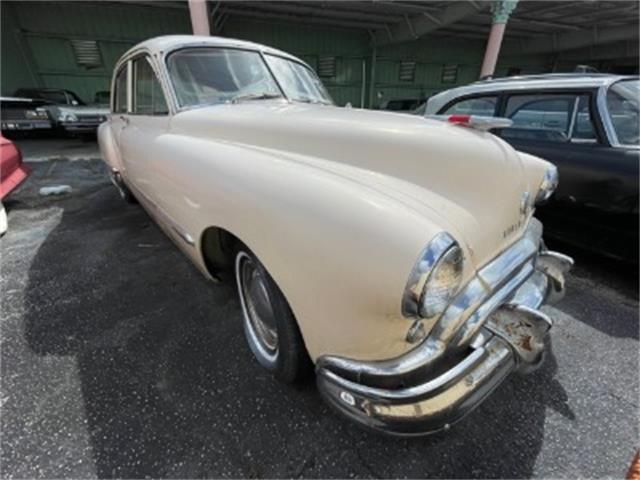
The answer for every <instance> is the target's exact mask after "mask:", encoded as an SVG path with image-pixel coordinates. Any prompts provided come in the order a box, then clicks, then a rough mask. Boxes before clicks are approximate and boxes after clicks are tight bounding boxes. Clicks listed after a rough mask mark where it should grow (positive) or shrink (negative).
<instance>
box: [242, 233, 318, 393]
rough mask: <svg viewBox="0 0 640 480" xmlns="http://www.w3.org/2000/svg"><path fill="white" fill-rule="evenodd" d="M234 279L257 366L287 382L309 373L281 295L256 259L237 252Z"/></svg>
mask: <svg viewBox="0 0 640 480" xmlns="http://www.w3.org/2000/svg"><path fill="white" fill-rule="evenodd" d="M235 276H236V283H237V287H238V295H239V296H240V303H241V306H242V314H243V319H244V332H245V337H246V339H247V343H248V344H249V347H250V348H251V351H252V352H253V354H254V356H255V357H256V359H257V360H258V362H260V364H261V365H262V366H263V367H264V368H266V369H267V370H269V371H271V372H273V374H274V375H275V376H276V378H278V379H279V380H281V381H283V382H286V383H291V382H294V381H296V380H299V379H301V378H304V377H306V376H307V375H308V374H309V373H310V372H311V370H312V365H311V360H310V359H309V355H308V353H307V350H306V348H305V346H304V342H303V340H302V335H301V334H300V330H299V329H298V324H297V322H296V319H295V317H294V315H293V312H292V311H291V308H290V307H289V304H288V303H287V300H286V299H285V298H284V295H283V294H282V292H281V291H280V289H279V288H278V286H277V285H276V283H275V282H274V280H273V279H272V278H271V275H269V272H267V270H266V269H265V268H264V266H263V265H262V263H260V261H259V260H258V259H257V258H256V256H255V255H254V254H253V253H252V252H251V251H250V250H249V249H248V248H246V247H245V246H244V245H241V246H240V247H239V248H238V249H237V253H236V256H235Z"/></svg>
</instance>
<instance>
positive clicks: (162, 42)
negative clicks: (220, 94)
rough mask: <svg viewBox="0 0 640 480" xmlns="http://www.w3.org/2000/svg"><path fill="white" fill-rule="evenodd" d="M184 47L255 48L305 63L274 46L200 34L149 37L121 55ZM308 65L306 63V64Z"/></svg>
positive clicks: (167, 50) (162, 51)
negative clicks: (139, 51)
mask: <svg viewBox="0 0 640 480" xmlns="http://www.w3.org/2000/svg"><path fill="white" fill-rule="evenodd" d="M186 47H230V48H243V49H247V50H256V51H260V52H264V53H271V54H273V55H279V56H281V57H286V58H289V59H291V60H296V61H298V62H300V63H303V64H305V65H307V64H306V62H304V61H302V60H300V59H299V58H297V57H295V56H293V55H291V54H289V53H287V52H283V51H282V50H278V49H276V48H272V47H268V46H266V45H262V44H260V43H255V42H249V41H246V40H237V39H235V38H224V37H214V36H202V35H163V36H160V37H154V38H150V39H148V40H145V41H143V42H140V43H138V44H137V45H135V46H133V47H132V48H130V49H129V50H127V52H126V53H125V54H124V55H123V56H122V58H124V57H128V56H129V55H131V54H134V53H135V52H136V51H138V50H147V51H149V52H150V53H151V54H152V55H154V54H158V55H165V54H167V53H169V52H171V51H173V50H177V49H180V48H186ZM307 66H308V65H307Z"/></svg>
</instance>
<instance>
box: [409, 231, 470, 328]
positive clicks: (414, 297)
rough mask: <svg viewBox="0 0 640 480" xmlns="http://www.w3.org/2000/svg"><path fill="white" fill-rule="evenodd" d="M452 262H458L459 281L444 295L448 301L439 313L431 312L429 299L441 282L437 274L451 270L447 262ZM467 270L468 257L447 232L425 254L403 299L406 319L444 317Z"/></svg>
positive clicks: (436, 311) (421, 256) (410, 278)
mask: <svg viewBox="0 0 640 480" xmlns="http://www.w3.org/2000/svg"><path fill="white" fill-rule="evenodd" d="M451 259H455V261H456V263H457V265H456V270H457V273H458V279H457V281H456V282H455V284H454V285H453V286H451V288H447V289H446V291H444V294H445V295H444V297H445V301H444V303H443V304H441V307H439V308H437V309H436V310H434V309H433V308H427V305H428V302H427V300H429V298H428V295H429V294H430V291H431V294H433V287H434V285H433V282H434V281H437V273H438V272H439V271H440V270H441V269H442V268H444V267H445V266H447V265H445V264H444V263H443V262H449V261H451ZM463 268H464V255H463V251H462V249H461V248H460V246H459V245H458V242H456V240H455V239H454V238H453V237H452V236H451V235H449V234H448V233H446V232H441V233H439V234H438V235H436V236H435V237H434V238H433V239H432V240H431V241H430V242H429V244H428V245H427V246H426V247H425V249H424V250H423V251H422V253H421V254H420V257H419V258H418V261H417V262H416V264H415V266H414V267H413V270H412V271H411V275H410V276H409V280H408V281H407V285H406V287H405V290H404V295H403V298H402V315H403V316H404V317H407V318H411V319H432V318H435V317H439V316H440V315H442V313H443V312H444V310H445V309H446V307H447V305H448V303H449V301H450V300H451V299H452V298H453V297H454V296H455V294H456V293H457V292H458V290H459V288H460V284H461V282H462V270H463ZM430 287H431V289H430ZM441 295H442V292H441Z"/></svg>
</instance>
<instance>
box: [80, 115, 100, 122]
mask: <svg viewBox="0 0 640 480" xmlns="http://www.w3.org/2000/svg"><path fill="white" fill-rule="evenodd" d="M77 117H78V121H79V122H83V123H100V122H103V121H104V115H77Z"/></svg>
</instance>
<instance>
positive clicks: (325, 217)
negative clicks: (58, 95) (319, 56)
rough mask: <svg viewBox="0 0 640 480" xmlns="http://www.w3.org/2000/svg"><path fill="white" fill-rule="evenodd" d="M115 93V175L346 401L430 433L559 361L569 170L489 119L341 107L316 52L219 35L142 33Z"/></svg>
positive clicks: (372, 416)
mask: <svg viewBox="0 0 640 480" xmlns="http://www.w3.org/2000/svg"><path fill="white" fill-rule="evenodd" d="M111 91H112V100H111V110H112V113H111V115H110V118H109V120H108V121H107V122H105V123H103V124H102V125H101V126H100V130H99V141H100V148H101V150H102V154H103V157H104V160H105V161H106V162H107V164H108V166H109V169H110V171H111V173H112V178H113V181H114V183H115V185H116V186H117V187H118V189H119V190H120V193H121V194H122V196H123V197H124V198H125V199H127V200H133V199H137V200H139V201H140V203H141V204H142V205H143V206H144V207H145V209H146V210H147V211H148V212H149V214H150V215H151V216H153V217H154V218H155V219H156V221H157V222H158V223H159V225H160V226H161V227H162V228H163V229H164V231H165V232H166V234H167V235H168V236H169V237H171V238H172V239H173V240H174V241H175V243H176V244H177V245H178V246H179V247H180V249H182V251H184V253H185V254H186V255H187V256H188V257H189V258H190V259H191V260H192V261H193V262H194V263H195V264H196V265H197V266H198V267H199V268H200V270H201V271H202V272H203V273H204V275H206V276H207V277H209V278H211V279H218V278H220V275H224V272H225V271H232V272H234V274H235V281H236V282H237V287H238V293H239V296H240V302H241V305H242V311H243V317H244V329H245V332H246V339H247V342H248V344H249V347H250V348H251V350H252V351H253V353H254V355H255V357H256V359H257V360H258V362H260V364H261V365H262V366H263V367H265V368H266V369H268V370H270V371H272V372H273V373H274V374H275V376H276V377H277V378H279V379H280V380H282V381H285V382H291V381H294V380H296V379H299V378H300V377H302V376H304V375H305V374H308V373H310V371H311V370H312V369H313V368H314V366H315V374H316V378H317V384H318V388H319V390H320V392H321V393H322V395H323V396H324V398H325V399H326V400H327V402H328V403H329V404H330V405H332V406H333V407H335V408H336V409H337V410H338V411H339V412H341V413H342V414H344V415H345V416H346V417H348V418H350V419H352V420H353V421H355V422H358V423H360V424H362V425H365V426H368V427H372V428H375V429H378V430H382V431H384V432H387V433H393V434H401V435H403V434H404V435H418V434H424V433H430V432H434V431H437V430H440V429H445V428H448V427H449V425H450V424H452V423H453V422H456V421H457V420H459V419H460V418H462V416H464V415H465V414H466V413H468V412H469V411H470V410H471V409H473V408H474V407H476V406H477V405H478V404H479V403H480V402H481V401H482V399H484V398H485V397H486V396H487V395H488V394H489V393H490V392H491V391H492V390H493V389H494V388H496V387H497V386H498V385H499V384H500V382H501V381H502V380H503V379H504V378H505V377H506V376H507V375H508V374H509V373H510V372H513V371H516V370H519V371H523V370H529V369H532V368H534V367H536V366H537V365H538V364H539V363H540V362H541V360H542V358H543V354H544V342H543V337H544V336H545V334H546V332H547V330H548V329H549V327H550V326H551V324H552V321H551V319H550V318H549V317H548V315H546V314H545V313H543V312H541V311H540V310H539V308H540V306H541V305H542V304H543V303H544V302H545V301H547V300H555V299H558V298H559V297H560V296H561V295H562V293H563V290H564V277H563V274H564V272H566V271H567V270H568V269H569V268H570V266H571V264H572V261H571V259H570V258H568V257H566V256H564V255H561V254H558V253H554V252H550V251H548V250H547V249H546V248H545V246H544V243H543V242H542V239H541V236H542V225H541V224H540V222H538V221H537V220H536V219H535V218H534V217H533V213H534V209H535V205H536V203H538V202H542V201H544V200H545V199H546V198H548V197H549V196H550V195H551V193H552V192H553V190H554V188H555V187H556V184H557V175H556V171H555V169H554V168H553V167H552V166H551V165H550V164H549V163H547V162H546V161H543V160H541V159H539V158H536V157H533V156H531V155H527V154H522V153H519V152H517V151H515V150H514V149H513V148H511V147H510V146H509V145H508V144H506V143H505V142H503V141H501V140H500V139H498V138H496V137H495V136H493V135H491V134H490V133H488V132H486V131H484V130H483V128H486V120H485V121H484V122H483V121H475V120H478V119H473V118H471V119H469V118H466V119H465V118H462V119H461V118H455V119H452V120H454V123H452V122H447V121H439V120H430V119H425V118H420V117H415V116H409V115H402V114H392V113H384V112H374V111H368V110H358V109H350V108H339V107H336V106H334V105H333V104H332V101H331V99H330V97H329V96H328V95H327V93H326V91H325V89H324V88H323V86H322V84H321V82H320V81H319V80H318V77H317V76H316V75H315V73H314V72H313V70H312V69H311V68H309V66H308V65H306V64H305V63H304V62H302V61H301V60H299V59H297V58H295V57H293V56H291V55H289V54H287V53H284V52H281V51H278V50H275V49H273V48H269V47H265V46H263V45H257V44H255V43H249V42H244V41H239V40H230V39H224V38H216V37H196V36H167V37H159V38H154V39H151V40H148V41H145V42H143V43H141V44H139V45H137V46H135V47H134V48H132V49H131V50H129V51H128V52H127V53H125V54H124V56H123V57H122V58H121V59H120V61H119V62H118V63H117V65H116V68H115V72H114V76H113V82H112V87H111ZM480 120H482V119H480ZM489 123H490V120H489ZM474 126H476V127H479V128H473V127H474Z"/></svg>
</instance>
